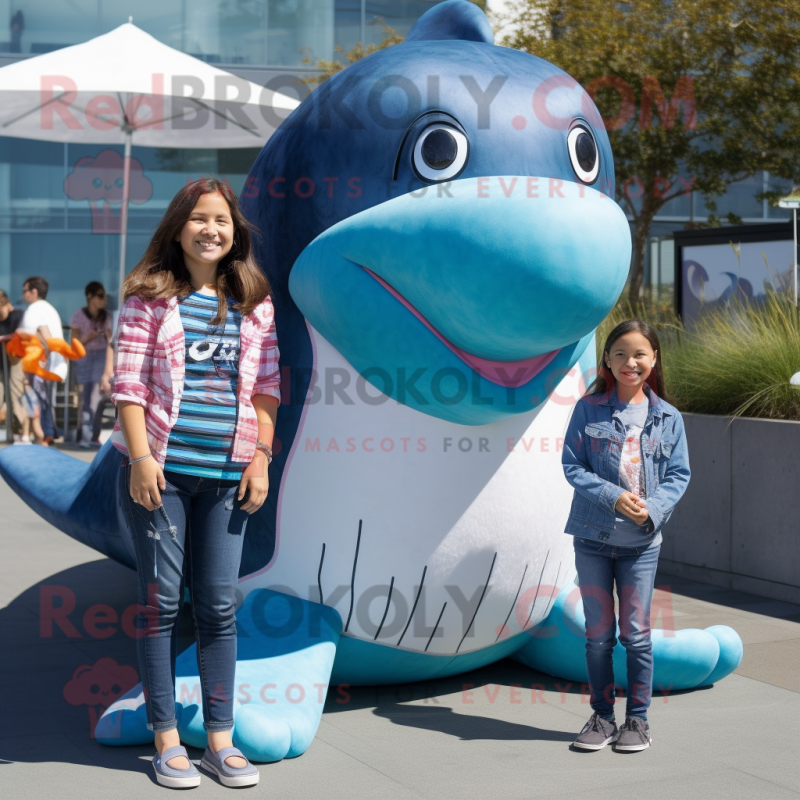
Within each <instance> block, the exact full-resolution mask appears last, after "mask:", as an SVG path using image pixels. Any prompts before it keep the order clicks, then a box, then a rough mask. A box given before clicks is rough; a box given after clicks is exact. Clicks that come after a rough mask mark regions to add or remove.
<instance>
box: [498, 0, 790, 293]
mask: <svg viewBox="0 0 800 800" xmlns="http://www.w3.org/2000/svg"><path fill="white" fill-rule="evenodd" d="M510 20H511V21H512V22H513V24H514V26H515V28H516V30H514V32H513V33H510V34H508V35H507V36H506V37H505V38H504V40H503V43H504V44H506V45H507V46H509V47H514V48H517V49H519V50H524V51H525V52H528V53H532V54H534V55H537V56H541V57H542V58H545V59H547V60H548V61H551V62H553V63H554V64H556V65H557V66H559V67H561V68H562V69H563V70H565V71H566V72H568V73H569V74H570V75H571V76H572V77H574V78H575V79H576V80H577V81H578V82H579V83H580V84H581V85H582V86H583V87H584V88H585V89H586V90H587V92H588V93H589V94H590V95H591V96H592V97H593V98H594V99H595V102H596V103H597V106H598V108H599V109H600V113H601V115H602V116H603V118H604V119H605V121H606V128H607V130H608V133H609V138H610V140H611V147H612V149H613V151H614V163H615V168H616V193H617V200H618V201H619V202H620V204H621V205H622V207H623V208H624V210H625V211H626V212H627V214H628V215H629V216H630V217H631V219H632V228H633V230H632V236H633V254H632V258H631V272H630V283H629V294H630V298H631V300H632V301H633V302H635V301H637V300H638V298H639V297H640V296H641V292H642V283H643V267H644V255H645V247H646V244H647V235H648V230H649V228H650V224H651V223H652V221H653V218H654V217H655V215H656V214H657V213H658V212H659V210H660V209H661V208H663V207H664V205H665V204H666V203H668V202H669V201H670V200H671V199H673V198H674V197H676V196H678V195H680V194H681V193H682V192H687V191H688V190H690V189H691V190H695V191H698V192H700V193H701V194H702V195H703V197H704V198H705V200H706V205H707V206H708V207H709V209H710V211H711V212H712V214H711V217H710V223H711V224H716V225H718V224H720V219H719V217H717V215H716V201H715V198H717V197H719V196H720V195H722V194H723V193H724V192H725V190H726V188H727V187H728V186H729V185H730V184H731V183H733V182H736V181H739V180H742V179H744V178H746V177H748V176H750V175H753V174H754V173H756V172H758V171H760V170H769V171H770V172H771V173H773V174H774V175H776V176H778V177H781V178H785V179H789V180H793V181H795V182H798V181H800V157H798V153H800V3H797V2H796V0H790V2H781V1H780V0H779V2H777V3H776V2H771V1H770V0H670V2H666V0H637V2H636V3H632V2H629V3H621V2H613V1H612V2H609V0H517V2H516V3H515V4H514V6H512V10H511V14H510ZM681 178H682V179H683V180H680V179H681ZM634 189H635V191H634ZM639 192H641V195H640V196H639V197H636V198H634V197H632V195H633V194H637V195H638V194H639ZM764 196H768V199H770V200H772V201H774V200H775V198H774V197H771V196H769V193H766V194H764V195H759V198H761V197H764ZM726 219H727V220H728V221H729V222H737V221H740V220H738V218H736V216H735V215H733V214H729V215H727V216H726Z"/></svg>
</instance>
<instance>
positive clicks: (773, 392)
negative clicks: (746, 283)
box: [664, 292, 800, 420]
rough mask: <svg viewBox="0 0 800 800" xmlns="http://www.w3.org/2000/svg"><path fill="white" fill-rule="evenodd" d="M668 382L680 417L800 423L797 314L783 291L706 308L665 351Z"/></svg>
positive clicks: (799, 362)
mask: <svg viewBox="0 0 800 800" xmlns="http://www.w3.org/2000/svg"><path fill="white" fill-rule="evenodd" d="M665 352H666V358H665V360H664V369H665V380H666V385H667V388H668V389H669V392H670V394H671V396H672V399H673V402H674V404H675V405H676V407H677V408H678V409H680V410H681V411H690V412H695V413H698V414H722V415H725V416H733V417H738V416H745V415H746V416H748V417H762V418H766V419H793V420H800V387H798V386H793V385H792V384H790V383H789V379H790V378H791V377H792V375H794V374H795V373H796V372H798V371H800V316H798V310H797V308H796V307H795V305H794V304H793V303H792V301H791V300H790V299H789V298H788V297H787V296H786V295H785V294H782V293H776V292H770V293H769V294H768V295H767V296H766V298H765V299H763V300H761V301H759V302H751V303H749V304H743V303H741V302H738V301H733V302H732V303H731V304H729V305H728V306H727V307H717V308H709V309H706V310H705V311H704V312H703V313H702V314H701V315H700V317H699V319H698V321H697V323H696V325H695V327H694V328H693V329H692V330H691V331H688V330H684V331H681V333H680V335H679V337H678V341H677V342H673V343H671V346H670V347H669V349H667V348H665Z"/></svg>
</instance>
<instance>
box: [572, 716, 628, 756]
mask: <svg viewBox="0 0 800 800" xmlns="http://www.w3.org/2000/svg"><path fill="white" fill-rule="evenodd" d="M617 736H619V729H618V728H617V723H616V722H609V721H608V720H607V719H603V718H602V717H601V716H600V715H599V714H597V713H595V714H592V716H591V717H589V721H588V722H587V723H586V724H585V725H584V726H583V730H582V731H581V732H580V733H579V734H578V738H577V739H576V740H575V741H574V742H573V744H574V745H575V747H580V748H581V750H602V749H603V748H604V747H605V746H606V745H607V744H608V743H609V742H614V741H616V739H617Z"/></svg>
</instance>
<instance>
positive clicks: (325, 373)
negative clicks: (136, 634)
mask: <svg viewBox="0 0 800 800" xmlns="http://www.w3.org/2000/svg"><path fill="white" fill-rule="evenodd" d="M309 331H310V334H311V337H312V342H313V345H314V348H315V369H316V370H317V375H318V376H319V378H318V384H319V386H320V389H321V391H320V392H319V393H318V394H319V399H317V400H316V402H311V403H309V405H308V406H307V407H306V409H305V414H304V418H303V421H302V422H301V425H300V428H299V430H298V432H297V436H296V438H295V441H294V444H293V449H292V453H291V454H290V459H289V461H288V463H287V467H286V469H285V470H284V474H283V482H282V485H281V487H280V495H279V505H278V519H277V540H276V547H275V554H274V556H273V559H272V561H271V562H270V564H268V565H267V566H266V567H265V568H264V569H263V570H261V571H260V572H259V573H256V574H254V575H252V576H248V577H247V578H245V579H244V580H243V581H242V583H241V585H240V588H241V589H242V591H243V592H245V593H247V592H249V591H251V590H252V589H254V588H260V587H271V588H276V589H281V590H282V591H290V592H292V593H295V594H297V595H299V596H300V597H303V598H306V599H309V600H312V601H315V602H319V601H320V600H322V602H324V603H325V604H326V605H329V606H332V607H334V608H335V609H336V610H337V611H338V612H339V614H340V615H341V617H342V621H343V623H344V624H345V633H346V634H347V635H351V636H355V637H358V638H362V639H368V640H370V641H372V640H375V641H377V642H380V643H382V644H387V645H392V646H400V647H402V648H407V649H411V650H416V651H425V652H428V653H431V654H440V655H441V654H452V653H457V652H458V653H464V652H469V651H470V650H476V649H480V648H483V647H487V646H488V645H491V644H494V643H495V641H497V639H498V637H502V638H504V637H506V636H509V635H514V634H516V633H519V632H520V631H521V630H523V629H525V628H528V627H531V626H532V625H534V624H536V623H537V622H539V621H540V620H541V619H542V618H543V617H544V616H545V615H546V613H547V611H548V609H549V606H550V604H551V602H552V597H554V594H555V592H556V591H557V590H558V589H560V588H561V587H563V586H564V585H565V584H566V582H567V581H568V580H571V579H572V577H573V576H574V566H573V558H572V537H570V536H567V535H565V534H564V532H563V531H564V526H565V523H566V520H567V515H568V511H569V504H570V501H571V498H572V489H571V488H570V487H569V485H568V484H567V482H566V480H565V479H564V475H563V471H562V468H561V447H562V443H563V437H564V434H565V431H566V426H567V422H568V420H569V416H570V414H571V412H572V409H573V407H574V401H575V399H576V398H577V397H578V396H579V394H578V381H577V378H576V377H575V375H577V372H578V370H577V368H576V369H575V370H573V372H574V373H575V375H569V376H567V377H566V378H565V379H564V380H563V381H562V382H561V384H559V386H558V387H557V388H556V391H555V392H554V393H553V395H552V398H557V399H552V398H551V399H550V400H549V401H548V402H547V403H546V404H545V405H543V406H540V407H539V409H538V410H536V411H531V412H530V413H529V414H521V415H518V416H515V417H510V418H507V419H505V420H502V421H500V422H495V423H492V424H489V425H484V426H468V425H457V424H453V423H450V422H445V421H443V420H440V419H437V418H435V417H431V416H428V415H427V414H423V413H421V412H419V411H416V410H414V409H412V408H409V407H408V406H404V405H401V404H399V403H397V402H395V401H394V400H391V399H387V398H385V396H381V395H380V394H379V392H378V390H377V389H376V388H374V387H372V386H368V387H367V389H366V391H367V394H368V395H369V396H371V397H380V398H382V399H383V400H384V402H380V403H379V404H373V403H370V402H366V401H365V400H364V399H363V395H364V391H363V379H362V391H361V392H360V393H359V392H358V391H357V381H358V380H359V375H358V373H357V372H356V370H355V369H353V367H351V366H350V364H348V362H346V361H345V360H344V358H343V357H342V356H341V355H340V354H339V353H338V351H336V350H335V349H334V348H333V347H332V346H331V344H330V343H329V342H328V341H326V340H325V339H324V338H323V337H322V336H321V335H320V334H319V333H318V332H317V331H316V330H314V329H313V328H309ZM332 370H336V373H335V374H336V377H335V378H332V376H333V374H334V373H333V372H332ZM331 380H335V382H336V383H339V384H342V383H344V384H346V386H345V388H344V389H343V391H344V392H345V393H346V395H347V396H348V398H350V399H351V400H352V401H353V402H352V404H346V403H345V402H344V400H343V399H342V398H341V397H340V396H336V395H335V394H334V393H332V392H331V393H330V395H329V397H328V398H327V399H328V400H332V402H326V397H325V388H324V387H325V385H326V384H330V382H331ZM360 395H361V396H360ZM570 398H571V399H570ZM448 440H449V441H448ZM509 440H510V442H509ZM511 445H513V452H509V449H510V446H511ZM537 587H538V588H537ZM390 594H391V597H390ZM412 611H413V613H412ZM476 612H477V613H476Z"/></svg>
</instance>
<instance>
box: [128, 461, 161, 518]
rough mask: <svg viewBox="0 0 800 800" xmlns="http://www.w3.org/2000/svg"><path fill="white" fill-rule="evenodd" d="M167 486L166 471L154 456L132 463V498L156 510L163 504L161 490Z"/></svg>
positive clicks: (147, 507) (151, 509) (141, 504)
mask: <svg viewBox="0 0 800 800" xmlns="http://www.w3.org/2000/svg"><path fill="white" fill-rule="evenodd" d="M166 488H167V482H166V480H165V479H164V471H163V470H162V469H161V467H160V466H159V464H158V461H156V460H155V458H153V457H152V456H150V458H146V459H145V460H144V461H137V462H136V463H135V464H131V500H133V502H134V503H138V504H139V505H140V506H144V507H145V508H146V509H147V510H148V511H154V510H155V509H156V508H158V507H159V506H160V505H161V492H163V491H164V490H165V489H166Z"/></svg>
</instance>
